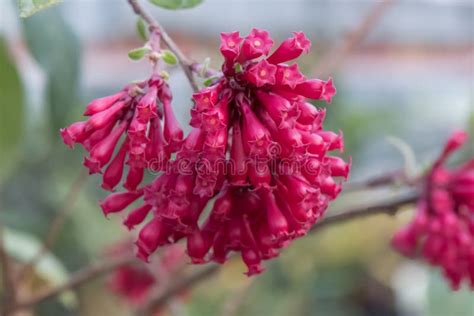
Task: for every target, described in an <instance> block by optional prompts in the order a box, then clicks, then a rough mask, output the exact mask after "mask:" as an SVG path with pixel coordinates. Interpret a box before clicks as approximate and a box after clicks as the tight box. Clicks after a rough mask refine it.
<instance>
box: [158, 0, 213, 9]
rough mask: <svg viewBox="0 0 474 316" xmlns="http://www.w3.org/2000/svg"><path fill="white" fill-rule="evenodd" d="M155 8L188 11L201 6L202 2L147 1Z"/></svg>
mask: <svg viewBox="0 0 474 316" xmlns="http://www.w3.org/2000/svg"><path fill="white" fill-rule="evenodd" d="M149 1H150V2H151V3H153V4H154V5H156V6H159V7H161V8H164V9H169V10H180V9H189V8H193V7H195V6H197V5H199V4H201V3H202V2H203V1H204V0H149Z"/></svg>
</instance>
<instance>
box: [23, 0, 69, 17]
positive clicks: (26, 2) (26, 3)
mask: <svg viewBox="0 0 474 316" xmlns="http://www.w3.org/2000/svg"><path fill="white" fill-rule="evenodd" d="M60 2H62V0H18V6H19V8H20V16H21V17H22V18H27V17H29V16H31V15H33V14H35V13H37V12H38V11H41V10H43V9H46V8H47V7H50V6H52V5H54V4H58V3H60Z"/></svg>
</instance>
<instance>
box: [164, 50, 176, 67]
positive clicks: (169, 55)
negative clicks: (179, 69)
mask: <svg viewBox="0 0 474 316" xmlns="http://www.w3.org/2000/svg"><path fill="white" fill-rule="evenodd" d="M161 58H162V59H163V61H164V62H165V63H167V64H168V65H176V64H177V63H178V58H177V57H176V55H175V54H173V52H172V51H169V50H167V49H164V50H162V51H161Z"/></svg>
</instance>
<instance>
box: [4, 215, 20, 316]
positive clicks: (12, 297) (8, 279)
mask: <svg viewBox="0 0 474 316" xmlns="http://www.w3.org/2000/svg"><path fill="white" fill-rule="evenodd" d="M0 264H1V265H2V281H3V290H4V295H3V297H2V299H1V303H2V310H1V311H2V315H5V316H7V315H8V314H9V312H8V308H9V307H10V306H12V305H14V304H15V301H16V289H15V283H14V282H13V280H12V273H11V269H10V261H9V258H8V253H7V251H6V247H5V236H4V229H3V225H1V224H0Z"/></svg>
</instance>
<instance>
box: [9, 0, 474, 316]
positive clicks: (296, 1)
mask: <svg viewBox="0 0 474 316" xmlns="http://www.w3.org/2000/svg"><path fill="white" fill-rule="evenodd" d="M142 3H143V4H144V5H146V7H147V9H149V10H150V11H151V12H152V13H153V15H154V17H156V18H157V19H158V20H159V21H160V22H161V23H162V25H163V26H164V27H165V29H167V30H168V31H169V33H170V34H171V36H172V37H173V38H174V39H175V40H176V42H177V43H178V44H179V45H180V46H181V47H182V48H183V50H184V51H185V52H186V53H187V54H188V55H189V56H190V57H192V58H193V59H195V60H197V61H203V60H204V59H205V58H206V57H210V58H211V65H212V66H213V67H216V68H217V67H219V65H220V63H221V61H222V60H221V57H220V56H219V54H218V45H219V42H218V39H219V33H220V32H222V31H234V30H239V31H240V32H241V34H244V35H245V34H247V33H248V32H249V31H250V29H251V28H252V27H258V28H264V29H267V30H268V31H270V33H271V35H272V36H273V37H274V38H275V39H276V40H277V41H278V42H279V41H281V40H282V39H284V38H286V37H288V36H289V35H290V32H291V31H304V32H305V33H306V35H307V36H308V37H309V38H310V40H311V41H312V42H313V49H312V52H311V53H310V54H309V55H305V56H303V58H301V61H302V63H301V65H300V66H301V67H300V68H302V70H303V72H304V73H306V74H307V75H310V74H311V75H313V76H319V75H323V76H325V77H323V78H322V79H326V77H327V75H328V72H329V73H330V74H332V76H333V77H334V80H335V85H336V87H337V88H338V94H337V96H336V97H335V98H334V100H333V103H332V104H331V105H329V106H328V107H327V109H328V115H327V122H326V127H327V128H330V129H334V130H339V129H341V130H343V132H344V136H345V141H346V153H345V154H346V155H350V156H352V159H353V168H352V180H351V181H357V180H360V179H364V178H367V177H370V176H376V175H378V174H381V173H382V172H383V171H389V170H395V169H399V168H401V167H403V164H404V161H403V157H402V155H401V154H400V152H399V151H398V150H397V149H396V148H394V147H393V146H391V145H390V144H389V142H387V136H395V137H398V138H400V139H402V140H404V141H405V142H406V143H407V144H408V145H409V146H411V148H412V149H413V150H414V152H415V154H416V158H417V161H418V163H419V166H420V168H422V167H423V166H426V163H427V162H429V161H430V159H432V158H433V157H435V156H436V154H437V153H438V152H439V150H440V146H441V145H442V144H443V142H444V141H445V139H446V138H447V137H448V136H449V134H450V132H451V131H452V130H453V129H455V128H465V129H468V130H470V132H471V136H474V101H473V89H474V5H473V3H472V1H469V0H466V1H464V0H451V1H450V0H394V1H392V2H391V4H390V5H388V6H387V7H386V8H384V9H383V10H380V11H381V12H379V14H378V15H377V17H376V20H375V22H374V23H373V26H371V27H370V30H369V31H368V32H366V33H367V34H366V36H363V38H362V40H361V41H360V42H358V43H357V45H354V47H351V49H350V51H348V52H347V53H346V54H344V56H342V57H338V58H337V60H336V61H337V62H336V63H335V64H333V65H331V67H330V68H331V69H325V66H327V65H328V64H331V63H333V62H334V58H335V57H334V52H337V51H341V47H342V48H344V45H346V44H347V38H351V36H354V31H355V30H357V29H358V28H360V25H361V22H362V21H364V19H366V17H367V15H368V14H370V12H372V11H373V10H374V9H373V8H374V6H376V5H378V4H379V1H365V0H353V1H352V0H347V1H342V0H341V1H339V0H337V1H336V0H254V1H252V0H225V1H223V0H205V1H204V3H203V4H202V5H200V6H198V7H196V8H193V9H189V10H182V11H167V10H163V9H159V8H156V7H153V6H152V5H150V4H147V3H146V1H142ZM18 16H19V15H18V12H17V7H16V3H15V1H10V0H0V212H1V213H0V216H1V217H0V219H1V222H2V223H3V224H4V226H6V228H5V232H4V235H5V242H6V248H7V250H8V252H9V254H10V256H11V257H12V258H13V259H14V260H15V261H19V262H21V261H25V260H27V259H28V258H30V257H31V256H32V255H33V254H34V253H35V252H36V251H37V249H38V248H39V247H40V246H39V245H40V240H41V239H42V238H43V236H45V234H46V233H47V231H48V229H49V224H50V223H51V221H52V219H53V218H54V216H55V214H56V213H57V212H58V210H59V209H61V207H62V204H63V200H64V197H65V195H66V194H67V192H70V191H69V190H70V187H71V185H72V184H73V183H74V182H75V183H76V184H77V183H81V184H80V189H79V190H77V191H78V192H77V194H76V195H77V201H75V203H74V204H72V205H70V206H71V208H72V209H71V210H69V211H70V212H69V215H68V217H67V220H66V222H65V226H64V227H63V228H62V229H61V230H60V232H59V237H58V239H57V241H56V242H55V243H54V247H53V249H52V251H51V252H50V253H48V255H47V256H46V257H45V258H44V259H43V260H42V261H41V262H40V264H39V266H38V268H37V269H36V270H35V273H33V274H30V275H29V276H28V279H27V281H26V282H25V284H24V285H23V286H22V288H21V291H25V292H30V293H31V292H33V293H34V292H36V291H40V290H41V289H44V288H47V287H51V286H54V285H57V284H60V283H62V282H64V281H65V280H67V278H68V275H69V274H70V273H71V272H73V271H75V270H77V269H79V268H80V267H82V266H84V265H85V264H86V263H88V262H93V261H95V260H98V258H100V257H101V256H104V252H106V250H105V249H107V247H110V245H111V244H114V243H115V242H117V241H120V240H123V239H124V238H127V237H129V236H130V233H128V232H126V229H125V228H123V227H122V226H121V225H120V222H121V218H120V216H115V217H112V218H110V219H109V220H107V219H105V218H104V217H103V216H102V213H101V211H100V208H99V206H98V204H97V201H98V199H100V198H102V197H104V196H105V193H104V192H102V191H101V189H99V187H100V183H99V179H98V177H95V176H92V177H89V178H88V179H87V180H85V182H84V181H81V180H80V178H78V173H80V172H81V171H83V170H82V166H81V159H82V157H81V154H82V153H83V152H82V150H81V149H80V148H76V149H75V150H74V151H72V150H69V149H67V148H66V146H64V145H63V144H62V142H61V140H60V137H59V133H58V129H59V128H60V127H64V126H66V125H68V124H70V123H72V122H74V121H77V120H80V118H81V113H82V111H83V108H84V105H85V104H86V103H87V102H88V101H90V100H91V99H92V98H95V97H99V96H103V95H106V94H109V93H112V92H114V91H117V90H118V89H120V88H122V87H123V86H124V85H126V84H127V83H128V82H130V81H133V80H136V79H142V78H146V76H147V75H148V71H149V69H148V65H147V63H146V62H145V61H142V62H133V61H130V60H129V59H128V57H127V52H128V51H129V50H130V49H132V48H135V47H139V46H141V45H142V43H141V41H140V40H139V39H138V37H137V35H136V31H135V22H136V17H135V16H134V15H133V13H132V11H131V10H130V8H129V6H128V5H127V3H126V1H125V0H123V1H120V0H107V1H92V0H67V1H65V2H64V3H62V4H61V5H59V6H55V7H52V8H50V9H47V10H45V11H42V12H40V13H38V14H36V15H34V16H32V17H30V18H27V19H20V18H19V17H18ZM338 49H339V50H338ZM323 70H324V71H323ZM169 72H170V74H171V86H172V89H173V92H174V98H175V109H176V112H177V113H178V116H179V119H180V120H181V122H182V123H183V124H186V123H187V121H188V119H189V114H188V111H189V109H190V107H191V102H190V96H191V93H192V92H191V88H190V86H189V84H188V82H187V81H186V79H185V76H184V75H183V73H182V72H181V70H180V69H179V68H178V67H174V68H170V69H169ZM318 105H321V106H323V105H322V104H318ZM473 143H474V142H471V143H470V145H469V147H470V148H468V149H467V150H466V151H465V152H464V154H465V155H468V152H470V154H471V155H472V153H473V147H474V144H473ZM78 179H79V180H78ZM82 182H84V183H83V184H82ZM78 186H79V185H78ZM355 199H358V197H357V196H352V197H351V196H349V197H346V198H342V199H341V201H338V203H340V204H344V203H345V204H347V205H350V204H351V203H353V202H357V201H355ZM329 212H330V211H329ZM409 217H410V212H409V210H407V212H401V213H400V214H399V215H397V216H396V217H389V216H384V215H380V216H375V217H371V218H368V219H361V220H356V221H353V222H351V223H348V224H343V225H338V226H333V227H331V228H327V229H326V228H325V229H324V230H321V231H320V232H317V233H316V234H312V235H310V236H308V237H305V238H302V239H300V240H298V241H296V242H295V243H294V244H293V245H292V246H291V247H290V248H288V249H287V250H285V251H283V253H282V255H281V256H280V258H279V259H277V260H274V261H273V262H270V263H266V268H267V272H266V273H264V274H263V275H261V276H258V277H255V278H252V279H249V278H247V277H246V276H244V275H243V272H244V271H245V269H244V267H243V265H242V264H241V263H240V262H230V263H229V264H227V265H226V266H224V267H223V268H222V269H220V270H219V272H218V273H216V274H215V275H214V276H213V277H211V278H209V279H207V280H206V281H205V282H203V283H200V284H199V285H198V286H197V287H195V288H193V289H192V290H189V291H186V293H185V294H183V295H180V296H179V297H178V298H176V299H174V300H173V301H172V302H171V303H170V304H169V306H168V308H167V309H166V310H163V311H161V314H160V315H189V316H198V315H199V316H201V315H202V316H207V315H231V314H232V315H248V316H260V315H323V316H325V315H331V316H346V315H347V316H359V315H360V316H363V315H401V316H418V315H433V316H448V315H449V316H472V315H474V296H473V294H472V292H471V293H470V292H469V291H468V290H467V289H463V290H461V291H459V292H451V291H450V290H449V288H448V285H447V284H446V283H445V282H444V280H443V279H442V276H441V275H440V272H439V271H438V270H434V269H431V268H430V267H427V266H425V265H422V264H420V263H417V262H415V261H409V260H406V259H404V258H402V257H400V256H399V255H398V254H396V253H395V252H393V251H392V250H391V249H390V246H389V240H390V236H391V235H392V233H393V232H394V231H395V229H396V228H397V227H400V226H401V225H403V223H404V222H406V221H407V220H408V219H409ZM185 269H186V270H192V269H193V267H192V266H186V267H185ZM106 284H107V278H101V279H98V280H96V281H93V282H89V283H87V284H85V285H84V286H82V287H80V288H79V289H78V291H77V293H74V294H73V293H69V294H68V295H66V296H64V295H63V296H61V297H59V299H52V300H48V301H46V302H44V303H42V304H41V305H39V306H38V308H37V309H36V310H35V313H36V314H37V315H91V316H92V315H130V314H131V310H132V308H133V305H129V304H127V302H126V301H125V300H123V299H122V298H120V297H119V296H117V295H115V294H113V293H112V292H111V291H109V288H108V287H107V286H106Z"/></svg>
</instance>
